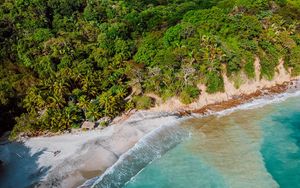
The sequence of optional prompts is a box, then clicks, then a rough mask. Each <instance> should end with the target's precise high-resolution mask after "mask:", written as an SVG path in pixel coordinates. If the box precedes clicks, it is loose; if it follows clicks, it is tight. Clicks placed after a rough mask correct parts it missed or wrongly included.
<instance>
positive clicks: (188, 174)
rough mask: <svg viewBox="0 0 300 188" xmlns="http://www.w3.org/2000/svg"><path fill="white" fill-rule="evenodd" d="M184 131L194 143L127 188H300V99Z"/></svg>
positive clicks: (198, 122) (193, 123) (193, 124)
mask: <svg viewBox="0 0 300 188" xmlns="http://www.w3.org/2000/svg"><path fill="white" fill-rule="evenodd" d="M182 126H183V127H185V128H186V129H189V130H190V132H191V133H192V134H191V137H190V138H188V139H187V140H186V141H184V142H182V143H181V144H179V145H177V146H176V147H175V148H173V149H172V150H170V151H168V152H167V153H166V154H165V155H163V156H162V157H160V158H159V159H156V160H154V161H153V162H152V163H151V164H149V165H147V166H146V167H145V168H144V169H143V170H142V171H140V173H139V174H137V175H136V176H135V177H133V178H132V179H131V180H130V181H129V182H127V184H126V185H125V186H123V187H124V188H153V187H155V188H190V187H191V188H197V187H199V188H200V187H201V188H202V187H204V188H206V187H211V188H219V187H220V188H224V187H237V188H240V187H262V188H268V187H282V188H290V187H291V188H297V187H300V97H297V98H290V99H288V100H286V101H284V102H281V103H278V104H271V105H267V106H265V107H263V108H257V109H252V110H240V111H237V112H234V113H232V114H229V115H226V116H222V117H207V118H202V119H192V120H188V121H186V122H185V123H183V125H182Z"/></svg>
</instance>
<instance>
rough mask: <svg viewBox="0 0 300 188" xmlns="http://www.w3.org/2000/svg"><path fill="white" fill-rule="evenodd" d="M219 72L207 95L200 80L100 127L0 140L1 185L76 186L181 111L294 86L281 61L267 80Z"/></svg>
mask: <svg viewBox="0 0 300 188" xmlns="http://www.w3.org/2000/svg"><path fill="white" fill-rule="evenodd" d="M255 66H256V70H259V69H260V66H259V60H258V59H257V60H256V61H255ZM258 72H259V71H257V73H258ZM223 77H224V82H225V92H224V93H216V94H212V95H210V94H208V93H206V92H205V87H204V86H203V85H199V88H200V89H201V90H202V92H201V95H200V96H199V99H198V100H197V101H195V102H194V103H192V104H190V105H183V104H181V103H180V102H179V100H178V99H176V98H173V99H171V100H169V101H167V102H166V103H164V104H160V105H158V106H156V107H155V108H153V109H150V110H148V111H146V112H136V113H134V114H133V115H131V116H130V117H129V116H128V115H127V116H124V117H121V118H118V121H115V122H117V123H115V124H114V125H111V126H109V127H107V128H105V129H103V130H94V131H88V132H80V133H75V134H64V135H59V136H53V137H42V136H41V137H36V138H30V139H28V140H26V141H25V142H24V143H23V144H18V143H11V144H6V145H0V158H1V159H3V160H4V162H5V164H6V165H5V166H4V169H3V171H4V174H1V176H0V187H7V188H10V187H26V186H30V185H32V184H34V183H35V182H36V181H38V180H40V177H41V176H42V177H43V178H42V182H41V183H39V184H38V186H39V187H67V188H68V187H76V186H78V185H80V184H81V183H83V182H84V181H85V180H87V179H89V178H92V177H93V176H95V175H97V174H98V175H100V174H102V173H103V172H104V171H105V170H106V169H107V168H108V167H110V166H112V165H113V164H114V163H115V162H116V161H117V160H118V158H119V157H120V156H121V155H122V154H124V153H125V152H126V151H128V150H129V149H130V148H132V147H133V146H134V145H135V144H136V143H137V142H138V141H139V140H140V139H141V138H142V137H144V136H145V135H146V134H147V133H149V132H151V131H153V130H155V129H157V128H159V127H160V126H162V125H164V124H175V123H178V117H179V116H180V115H188V114H190V113H200V114H207V113H210V112H211V111H221V110H224V109H228V108H231V107H234V106H237V105H240V104H242V103H245V102H249V101H250V100H252V99H254V98H258V97H260V96H262V95H265V94H266V93H267V94H274V93H281V92H284V91H286V90H287V89H289V88H291V87H294V84H296V82H294V81H291V80H294V79H298V78H299V77H298V78H296V77H295V78H293V77H291V76H290V75H289V73H288V72H287V71H286V70H285V69H284V66H283V61H280V63H279V65H278V67H277V72H276V75H275V79H274V80H272V81H268V80H264V79H260V75H258V74H257V75H256V78H255V79H254V80H245V81H244V83H243V84H242V85H241V86H240V87H239V89H237V88H235V87H234V86H233V83H232V82H231V81H230V80H229V79H228V78H227V77H226V74H224V75H223ZM291 83H293V84H291ZM174 112H176V113H177V114H174ZM0 173H1V170H0ZM8 177H9V178H8Z"/></svg>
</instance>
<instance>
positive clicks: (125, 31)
mask: <svg viewBox="0 0 300 188" xmlns="http://www.w3.org/2000/svg"><path fill="white" fill-rule="evenodd" d="M0 46H1V48H0V113H1V116H0V132H4V131H7V130H12V132H11V137H12V138H13V137H15V136H17V135H18V134H20V133H26V134H27V135H29V136H34V135H37V134H40V133H41V132H43V131H49V132H60V131H69V130H71V129H73V128H79V127H80V126H81V124H82V123H83V122H84V121H86V120H88V121H92V122H95V121H97V120H99V119H100V118H103V117H108V118H114V117H116V116H118V115H121V114H123V113H126V112H128V111H130V110H132V109H138V110H141V109H148V108H150V107H152V106H154V105H155V104H156V101H155V99H154V98H153V97H150V96H149V94H150V93H151V94H154V95H156V96H159V97H160V98H161V99H162V100H163V101H167V100H168V99H170V98H172V97H177V98H178V99H179V100H180V101H181V102H182V103H183V104H189V103H192V102H193V101H195V100H196V99H197V98H198V97H199V96H200V95H201V92H202V91H201V90H200V89H199V87H197V85H198V84H200V83H201V84H205V85H206V87H207V92H208V93H216V92H222V91H224V80H223V77H222V74H223V73H224V72H226V75H227V76H228V77H229V78H232V79H234V77H235V76H236V75H238V74H240V73H241V72H243V73H244V74H245V75H246V76H247V77H248V79H254V78H255V70H254V69H255V67H254V62H255V59H257V58H258V59H259V60H260V64H261V70H260V71H261V74H260V76H261V78H264V79H267V80H271V79H273V77H274V75H275V72H276V66H277V65H278V63H279V59H282V60H284V66H285V68H286V70H290V71H291V74H292V75H299V74H300V1H299V0H125V1H122V0H47V1H45V0H1V1H0ZM200 97H201V96H200ZM103 126H105V124H103Z"/></svg>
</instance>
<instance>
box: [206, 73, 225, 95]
mask: <svg viewBox="0 0 300 188" xmlns="http://www.w3.org/2000/svg"><path fill="white" fill-rule="evenodd" d="M206 87H207V93H216V92H218V91H224V80H223V77H222V75H221V74H220V73H218V72H209V73H208V74H207V77H206Z"/></svg>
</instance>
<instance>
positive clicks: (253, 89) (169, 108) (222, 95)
mask: <svg viewBox="0 0 300 188" xmlns="http://www.w3.org/2000/svg"><path fill="white" fill-rule="evenodd" d="M254 67H255V78H254V79H248V78H247V76H246V75H245V74H244V73H241V74H240V75H239V79H240V82H241V83H240V84H239V87H236V86H235V84H234V82H233V81H232V79H230V78H228V77H227V75H226V73H223V80H224V90H225V91H224V92H218V93H214V94H209V93H207V92H206V86H205V85H204V84H199V85H198V88H199V89H200V90H201V94H200V96H199V98H198V99H197V100H196V101H195V102H193V103H191V104H189V105H184V104H182V103H181V102H180V101H179V99H178V98H176V97H173V98H171V99H169V100H168V101H166V102H164V103H158V104H157V105H156V106H155V107H154V108H152V109H151V111H164V112H176V111H181V112H182V111H195V110H199V109H201V108H204V107H205V106H207V105H214V104H218V103H221V102H225V101H232V100H233V99H237V98H238V96H245V95H250V96H253V97H254V96H257V95H258V93H260V94H259V95H258V96H260V95H262V94H263V92H262V91H261V90H267V88H269V89H271V90H273V91H274V92H275V90H276V87H277V89H278V90H280V92H283V91H284V90H283V88H282V87H278V86H279V85H283V84H284V85H285V83H287V82H290V81H292V80H294V79H299V78H300V77H299V76H298V77H292V76H291V71H290V70H289V71H287V70H286V69H285V68H284V61H283V60H282V59H281V60H279V64H278V66H277V67H276V72H275V75H274V78H273V79H272V80H267V79H265V78H262V77H261V75H260V69H261V66H260V60H259V59H258V58H256V59H255V62H254ZM274 87H275V88H274ZM264 92H266V91H264ZM270 92H272V91H270ZM275 93H276V92H275ZM156 98H157V96H156ZM247 98H249V97H247ZM241 99H243V97H241ZM239 103H240V102H239Z"/></svg>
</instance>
